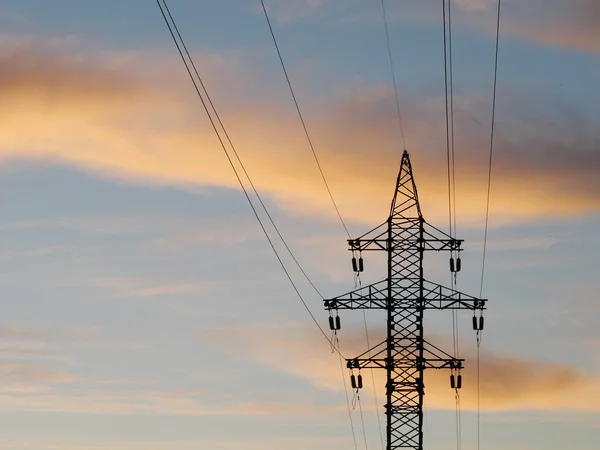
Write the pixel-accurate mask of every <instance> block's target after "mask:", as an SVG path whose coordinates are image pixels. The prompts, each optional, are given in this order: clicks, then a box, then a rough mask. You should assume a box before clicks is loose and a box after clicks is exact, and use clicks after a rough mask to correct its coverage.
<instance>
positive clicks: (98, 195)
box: [0, 0, 600, 450]
mask: <svg viewBox="0 0 600 450" xmlns="http://www.w3.org/2000/svg"><path fill="white" fill-rule="evenodd" d="M265 4H266V7H267V9H268V11H269V13H270V15H271V20H272V23H273V28H274V32H275V34H276V36H277V38H278V42H279V45H280V48H281V51H282V54H283V58H284V60H285V62H286V65H287V68H288V71H289V75H290V79H291V81H292V83H293V85H294V88H295V90H296V95H297V99H298V102H299V105H300V108H301V109H302V112H303V114H304V118H305V122H306V126H307V129H308V131H309V133H310V136H311V139H312V142H313V143H314V148H315V151H316V153H317V155H318V157H319V158H320V162H321V165H322V169H323V172H324V174H325V176H326V177H327V180H328V182H329V186H330V188H331V191H332V193H333V195H334V197H335V199H336V201H337V204H338V206H339V210H340V213H341V215H342V217H343V218H344V220H345V221H346V223H347V225H348V228H349V230H350V233H351V234H352V235H353V236H359V235H361V234H363V233H365V232H366V231H368V230H370V229H371V228H373V227H374V226H376V225H378V224H380V223H382V222H383V221H385V220H386V219H387V214H388V212H389V203H390V200H391V197H392V195H393V190H394V183H395V180H396V175H397V171H398V168H399V163H400V158H401V154H402V150H403V149H404V148H406V149H407V150H408V151H409V153H410V155H411V160H412V163H413V169H414V176H415V180H416V183H417V187H418V190H419V198H420V201H421V206H422V210H423V214H424V216H425V218H426V219H427V220H428V222H430V223H432V224H434V225H436V226H437V227H439V228H441V229H444V230H447V225H448V210H447V179H446V147H445V137H446V135H445V122H444V76H443V67H444V66H443V41H442V39H443V34H442V25H441V18H442V11H441V4H440V2H433V1H417V0H406V1H402V2H395V1H394V2H393V1H389V0H387V1H386V6H387V13H388V21H389V32H390V43H391V50H392V54H393V60H394V64H395V72H396V77H397V82H398V94H399V100H400V109H401V112H402V121H403V128H404V135H405V143H403V141H402V137H401V134H400V132H399V127H398V120H397V116H396V105H395V102H394V90H393V87H392V83H391V75H390V65H389V61H388V53H387V47H386V36H385V29H384V23H383V19H382V10H381V3H380V2H379V1H376V0H369V1H367V0H345V1H342V0H265ZM169 6H170V7H171V11H172V13H173V15H174V17H175V19H176V20H177V24H178V26H179V27H180V31H181V32H182V34H183V36H184V38H185V40H186V44H187V45H188V47H189V49H190V51H191V53H192V54H193V57H194V60H195V62H196V65H197V67H198V70H199V72H200V74H201V75H202V77H203V80H204V82H205V84H206V86H207V88H208V90H209V92H210V94H211V96H212V100H213V102H214V104H215V106H216V107H217V109H218V111H219V114H220V115H221V118H222V120H223V122H224V124H225V126H226V127H227V131H228V133H229V135H230V137H231V139H232V141H233V142H234V143H235V146H236V149H237V150H238V152H239V155H240V158H241V159H242V161H243V162H244V164H245V167H246V169H247V170H248V173H249V174H250V176H251V177H252V180H253V182H254V184H255V186H256V188H257V189H258V191H259V192H260V194H261V196H262V198H263V199H264V201H265V203H266V205H267V207H268V208H269V211H270V213H271V215H272V217H273V219H274V221H275V223H276V224H277V225H278V227H279V229H280V231H281V233H282V235H283V236H284V237H285V238H286V240H287V242H288V243H289V246H290V248H291V249H292V250H293V252H294V254H295V255H296V257H297V259H298V261H299V262H300V263H301V264H302V266H303V267H304V269H305V270H306V272H307V274H308V275H309V277H310V278H311V280H313V281H314V283H315V285H316V286H317V287H318V288H319V290H320V291H321V292H322V294H323V295H324V296H325V297H334V296H336V295H340V294H342V293H345V292H348V291H350V290H352V289H354V279H353V273H352V270H351V264H350V255H349V252H348V251H347V246H346V235H345V232H344V230H343V228H342V226H341V224H340V222H339V221H338V218H337V216H336V213H335V210H334V208H333V206H332V204H331V201H330V199H329V196H328V194H327V191H326V188H325V186H324V184H323V181H322V179H321V177H320V174H319V171H318V168H317V166H316V164H315V161H314V158H313V155H312V153H311V149H310V147H309V145H308V143H307V140H306V137H305V136H304V134H303V129H302V124H301V123H300V121H299V119H298V116H297V115H296V111H295V107H294V104H293V100H292V98H291V96H290V94H289V91H288V90H287V89H288V88H287V85H286V81H285V78H284V75H283V72H282V70H281V67H280V65H279V61H278V59H277V53H276V51H275V48H274V46H273V43H272V41H271V36H270V34H269V29H268V26H267V23H266V21H265V18H264V16H263V13H262V9H261V6H260V2H257V1H254V0H204V1H201V2H199V1H192V0H172V1H170V2H169ZM452 14H453V16H452V17H453V28H452V32H453V67H454V71H453V75H454V77H453V80H454V104H455V145H456V146H455V148H456V202H457V204H456V220H457V235H458V237H459V238H463V239H465V243H464V248H465V251H464V252H463V258H462V259H463V264H462V265H463V270H462V272H461V273H460V274H459V276H458V289H459V290H461V291H463V292H466V293H470V294H473V295H478V293H479V289H480V282H481V264H482V249H483V235H484V221H485V194H486V187H487V158H488V155H489V139H490V118H491V105H492V81H493V75H494V72H493V67H494V46H495V18H496V16H495V14H496V11H495V1H493V0H453V3H452ZM0 67H1V70H0V98H2V103H1V108H0V115H1V120H0V161H1V165H0V266H1V268H0V289H1V291H2V294H3V295H2V298H1V299H0V317H1V319H0V449H2V450H100V449H111V450H135V449H142V448H143V449H144V450H184V449H186V450H187V449H236V450H255V449H261V450H262V449H265V450H269V449H276V448H281V447H282V446H285V447H286V448H288V449H289V450H295V449H306V448H311V449H316V450H321V449H323V450H324V449H328V450H331V449H347V448H357V449H363V448H371V449H375V448H381V440H380V439H381V438H380V428H379V425H378V421H384V417H383V408H382V405H383V398H384V388H383V385H384V382H383V374H382V373H379V372H375V373H373V374H371V373H365V375H366V376H365V377H364V378H365V389H363V390H362V391H361V392H360V400H361V403H360V405H361V408H362V417H363V421H364V427H363V426H362V423H361V411H360V410H359V408H358V406H357V407H356V408H355V409H352V408H351V409H350V413H349V411H348V406H347V400H346V396H345V392H344V380H345V381H346V383H347V382H348V381H347V378H348V373H347V371H346V370H340V360H339V358H338V357H337V356H336V354H335V353H332V351H331V348H330V346H329V344H328V343H327V341H326V340H325V339H324V338H323V336H322V335H321V334H320V333H319V331H318V329H317V327H316V326H315V324H314V323H313V322H312V320H311V318H310V316H309V315H308V313H307V312H306V310H305V309H304V308H303V306H302V304H301V303H300V301H299V299H298V298H297V296H296V294H295V292H294V290H293V289H292V287H291V285H290V284H289V282H288V280H287V279H286V277H285V275H284V273H283V271H282V270H281V267H280V266H279V265H278V262H277V260H276V258H275V256H274V254H273V252H272V251H271V249H270V247H269V245H268V243H267V241H266V239H265V237H264V235H263V234H262V231H261V229H260V227H259V225H258V223H257V221H256V219H255V217H254V216H253V214H252V211H251V209H250V207H249V206H248V203H247V201H246V199H245V197H244V195H243V193H242V191H241V190H240V189H239V185H238V184H237V181H236V179H235V176H234V174H233V172H232V170H231V168H230V167H229V165H228V163H227V160H226V157H225V155H224V153H223V151H222V149H221V148H220V145H219V142H218V140H217V139H216V137H215V135H214V133H213V130H212V128H211V126H210V123H209V121H208V119H207V117H206V115H205V113H204V111H203V109H202V107H201V105H200V103H199V101H198V98H197V97H196V95H195V92H194V91H193V88H192V85H191V83H190V81H189V79H188V78H187V74H186V72H185V69H184V67H183V65H182V64H181V61H180V60H179V59H178V54H177V52H176V49H175V47H174V45H173V43H172V41H171V37H170V35H169V33H168V30H167V28H166V26H165V25H164V23H163V21H162V16H161V15H160V11H159V10H158V8H157V6H156V4H155V2H153V1H150V0H146V1H142V0H122V1H119V2H97V1H92V0H77V1H76V0H53V1H52V2H47V1H42V0H5V1H3V2H2V4H1V5H0ZM599 74H600V6H599V4H598V2H597V1H596V0H571V1H564V0H527V1H525V0H503V2H502V18H501V38H500V51H499V68H498V91H497V109H496V119H497V120H496V137H495V146H494V164H493V176H492V185H491V203H490V219H489V220H490V221H489V233H488V241H487V244H488V247H487V249H488V252H487V256H486V266H485V267H486V269H485V276H484V283H483V297H485V298H488V299H489V305H488V307H489V309H488V310H487V311H486V313H485V317H486V329H485V331H484V334H483V340H482V346H481V359H480V365H481V366H480V367H481V386H480V388H481V390H480V395H479V400H480V408H481V409H480V412H481V415H480V422H479V423H480V432H481V447H480V448H482V449H486V450H504V449H517V450H542V449H544V450H562V449H564V448H578V449H581V450H592V449H596V448H597V447H598V445H597V443H598V442H599V441H600V428H599V427H598V423H600V406H599V405H600V331H598V330H600V327H599V325H600V324H599V319H598V317H599V314H600V306H599V303H598V300H599V298H598V292H599V291H600V281H599V280H598V277H597V273H598V267H599V265H600V257H599V256H598V255H600V241H599V240H598V230H599V229H600V228H599V227H600V126H599V124H600V107H599V106H598V105H600V90H599V89H598V88H597V80H598V77H599ZM267 230H268V232H269V233H270V234H271V235H272V236H275V234H274V231H273V230H272V229H271V228H270V227H268V228H267ZM275 245H276V247H277V248H278V249H279V250H280V251H282V253H281V254H282V257H283V261H284V263H285V264H286V266H287V267H288V268H289V270H290V274H291V276H292V278H293V279H294V280H295V281H296V283H297V285H298V288H299V290H300V292H301V293H302V295H303V296H304V298H305V300H306V302H307V305H308V306H309V307H310V309H311V311H312V312H313V313H314V315H315V317H316V319H317V321H318V322H319V323H320V325H321V326H323V327H325V328H326V329H327V328H328V325H327V313H326V312H325V311H324V310H323V304H322V299H321V297H320V296H319V295H317V294H316V293H315V292H314V291H313V290H312V289H311V287H310V285H309V284H308V283H307V282H306V280H304V279H303V277H302V274H301V273H300V272H299V271H298V269H297V268H296V267H294V264H293V261H292V260H291V258H290V257H289V255H286V254H285V252H284V251H283V248H282V246H281V243H280V242H278V241H276V242H275ZM446 257H447V255H429V254H428V255H427V260H426V263H425V264H426V266H425V268H426V275H427V277H428V278H429V279H431V280H433V281H436V282H440V283H445V284H447V283H448V282H449V281H450V276H449V273H448V262H447V258H446ZM365 266H366V267H365V272H364V277H363V283H369V282H374V281H378V280H380V279H382V278H384V273H385V268H384V261H383V260H382V259H381V258H379V257H378V255H371V254H369V255H366V256H365ZM458 319H459V328H458V334H459V341H460V345H459V351H460V356H461V357H464V358H465V359H466V363H465V364H466V368H465V370H464V371H463V376H464V381H463V389H462V390H461V402H460V406H461V423H462V433H461V434H462V447H461V448H462V449H465V450H470V449H473V450H474V449H476V448H478V447H477V424H478V421H477V402H478V395H477V383H476V371H475V368H476V356H475V355H476V344H475V336H474V332H473V331H472V329H471V325H470V315H469V314H468V313H464V314H460V315H459V317H458ZM341 320H342V329H341V330H340V333H339V338H340V343H341V349H342V352H343V353H344V354H345V355H352V354H359V353H362V352H363V351H365V350H366V349H367V347H366V336H365V334H364V324H363V317H362V314H360V313H359V312H351V311H344V312H342V313H341ZM366 322H367V324H368V330H369V337H370V340H371V341H373V342H377V339H379V338H380V336H381V335H382V333H383V330H384V317H383V316H382V315H381V314H377V313H375V312H369V313H368V314H367V316H366ZM425 327H426V337H427V338H428V339H430V340H432V341H434V342H436V344H438V345H439V346H442V347H444V349H446V350H451V349H452V317H451V314H449V313H447V312H435V311H431V312H429V314H428V315H427V316H426V318H425ZM448 375H449V374H447V373H441V372H436V371H430V372H427V373H426V375H425V386H426V396H425V411H426V412H425V430H424V436H425V449H426V450H446V449H455V448H457V444H456V440H457V438H456V426H455V424H456V412H455V407H456V403H455V397H454V391H453V390H452V389H450V387H449V380H448ZM348 395H349V396H350V399H349V400H350V402H351V403H352V401H353V398H352V397H353V394H352V393H351V392H350V393H349V394H348ZM349 417H350V418H351V419H352V423H353V426H354V433H355V438H356V444H355V443H354V440H353V435H352V430H353V428H351V425H350V420H349Z"/></svg>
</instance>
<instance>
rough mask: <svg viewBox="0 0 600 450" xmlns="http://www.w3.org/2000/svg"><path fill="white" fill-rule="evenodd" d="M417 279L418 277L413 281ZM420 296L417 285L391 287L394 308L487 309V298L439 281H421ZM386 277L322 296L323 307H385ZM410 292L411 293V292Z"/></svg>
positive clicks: (328, 308)
mask: <svg viewBox="0 0 600 450" xmlns="http://www.w3.org/2000/svg"><path fill="white" fill-rule="evenodd" d="M416 281H418V280H416ZM422 287H423V296H421V295H420V292H421V289H420V286H414V287H413V292H411V290H410V287H400V288H398V287H397V286H394V287H392V296H393V297H394V305H393V307H394V308H411V307H413V308H423V309H439V310H442V309H467V310H472V311H477V310H481V311H483V310H484V309H486V307H485V303H486V302H487V300H486V299H480V298H476V297H473V296H471V295H468V294H464V293H462V292H459V291H456V290H454V289H451V288H448V287H446V286H442V285H441V284H437V283H433V282H431V281H427V280H423V286H422ZM388 288H389V286H388V280H382V281H378V282H377V283H373V284H369V285H367V286H363V287H361V288H359V289H355V290H353V291H350V292H348V293H347V294H343V295H340V296H338V297H334V298H330V299H325V300H324V302H325V309H326V310H332V309H387V308H388V307H389V304H388V299H389V296H388ZM411 294H413V295H411Z"/></svg>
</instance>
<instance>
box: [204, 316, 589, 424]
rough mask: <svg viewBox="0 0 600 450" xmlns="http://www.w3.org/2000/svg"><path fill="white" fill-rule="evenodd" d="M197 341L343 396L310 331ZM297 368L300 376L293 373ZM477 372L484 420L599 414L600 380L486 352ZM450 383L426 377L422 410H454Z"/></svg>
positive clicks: (379, 381) (469, 373) (431, 373)
mask: <svg viewBox="0 0 600 450" xmlns="http://www.w3.org/2000/svg"><path fill="white" fill-rule="evenodd" d="M201 335H202V336H203V337H206V336H209V337H212V338H213V339H211V342H214V343H215V345H218V346H220V348H222V349H223V350H224V351H225V352H228V354H229V355H231V356H232V357H235V358H242V359H244V360H246V361H249V362H253V363H256V364H262V365H266V366H268V367H269V368H271V369H274V370H278V371H280V372H284V373H287V374H289V375H291V376H294V377H298V378H302V379H304V380H305V381H306V382H308V383H310V384H312V385H313V386H314V387H315V388H317V389H322V390H341V389H343V384H342V382H341V380H340V367H339V361H338V357H337V356H336V355H331V352H330V349H329V348H328V346H327V344H326V342H325V341H324V340H323V339H322V337H321V336H319V335H318V333H317V332H316V330H313V329H312V328H310V329H309V328H306V327H303V326H299V325H294V324H285V325H282V326H262V325H261V326H255V327H252V326H247V327H242V328H223V329H203V330H202V331H201ZM381 335H382V333H381V331H380V330H371V336H370V337H371V342H380V341H381ZM341 339H342V341H343V342H344V343H345V345H344V347H343V348H342V351H343V352H344V354H345V355H346V356H351V355H358V354H361V353H362V352H364V351H366V350H367V349H366V348H364V345H365V344H364V336H361V335H358V334H352V333H348V332H345V331H344V332H343V333H342V337H341ZM437 339H439V338H437ZM436 345H437V342H436ZM240 346H241V347H240ZM440 347H444V345H440ZM461 357H464V358H465V359H466V367H465V369H463V370H462V375H463V389H462V390H461V391H460V392H461V405H462V408H463V410H470V411H476V410H477V375H476V358H475V356H474V355H473V354H471V353H467V354H462V355H461ZM299 367H302V368H303V369H302V370H298V368H299ZM480 370H481V372H480V374H481V397H480V399H481V408H482V411H484V412H501V411H563V412H564V411H570V412H584V413H597V412H600V407H599V406H598V405H599V404H600V403H599V402H598V400H600V375H596V374H590V373H587V372H585V371H584V370H581V369H578V368H574V367H572V366H569V365H566V364H559V363H551V362H546V361H539V360H534V359H529V358H524V357H519V356H515V355H498V354H493V353H490V352H486V351H483V352H482V356H481V360H480ZM346 372H347V371H346V370H344V376H347V374H346ZM449 376H450V374H449V373H448V372H447V371H442V370H432V369H431V370H427V371H426V375H425V386H426V400H427V402H426V403H427V407H428V408H432V409H442V410H453V409H454V407H455V400H454V391H453V390H452V389H450V384H449ZM370 378H371V377H370V376H368V377H366V378H365V380H368V381H366V383H369V381H370ZM375 385H376V388H377V389H378V390H379V395H380V396H382V395H384V394H383V386H384V385H385V375H384V371H383V370H381V371H380V370H375ZM367 389H368V390H369V391H370V390H371V387H369V386H367ZM365 392H366V391H365ZM583 399H587V401H583Z"/></svg>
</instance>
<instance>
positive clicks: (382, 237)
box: [348, 217, 464, 252]
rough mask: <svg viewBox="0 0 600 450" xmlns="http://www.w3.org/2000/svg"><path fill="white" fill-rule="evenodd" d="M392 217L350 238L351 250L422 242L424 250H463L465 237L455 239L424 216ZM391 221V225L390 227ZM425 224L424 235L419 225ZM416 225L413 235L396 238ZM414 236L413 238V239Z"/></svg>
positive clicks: (394, 248)
mask: <svg viewBox="0 0 600 450" xmlns="http://www.w3.org/2000/svg"><path fill="white" fill-rule="evenodd" d="M392 219H393V217H390V219H388V220H387V221H386V222H384V223H382V224H381V225H379V226H377V227H375V228H373V229H372V230H371V231H368V232H367V233H365V234H363V235H362V236H361V237H358V238H356V239H348V245H349V247H350V248H349V250H350V251H352V252H362V251H374V250H384V251H390V250H392V251H394V250H395V251H402V250H403V249H405V248H407V247H409V246H412V245H414V244H415V243H422V244H423V250H434V251H438V252H439V251H442V250H449V251H452V252H461V251H462V248H460V246H461V244H462V243H463V242H464V239H454V238H452V237H450V236H448V235H447V234H446V233H444V232H443V231H442V230H440V229H438V228H436V227H434V226H433V225H430V224H428V223H427V222H425V221H424V220H423V218H422V217H421V218H416V219H406V218H405V219H403V220H392ZM390 221H391V227H390ZM419 222H422V224H423V230H422V231H423V235H422V236H421V235H420V230H419V225H420V223H419ZM413 226H415V227H416V228H415V230H414V233H413V235H412V236H405V235H404V236H402V237H401V239H400V240H398V239H395V238H397V237H399V236H398V235H399V234H400V233H402V232H406V229H407V228H412V227H413ZM388 227H390V228H391V230H392V236H391V237H392V239H389V237H388ZM411 238H412V239H411Z"/></svg>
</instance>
